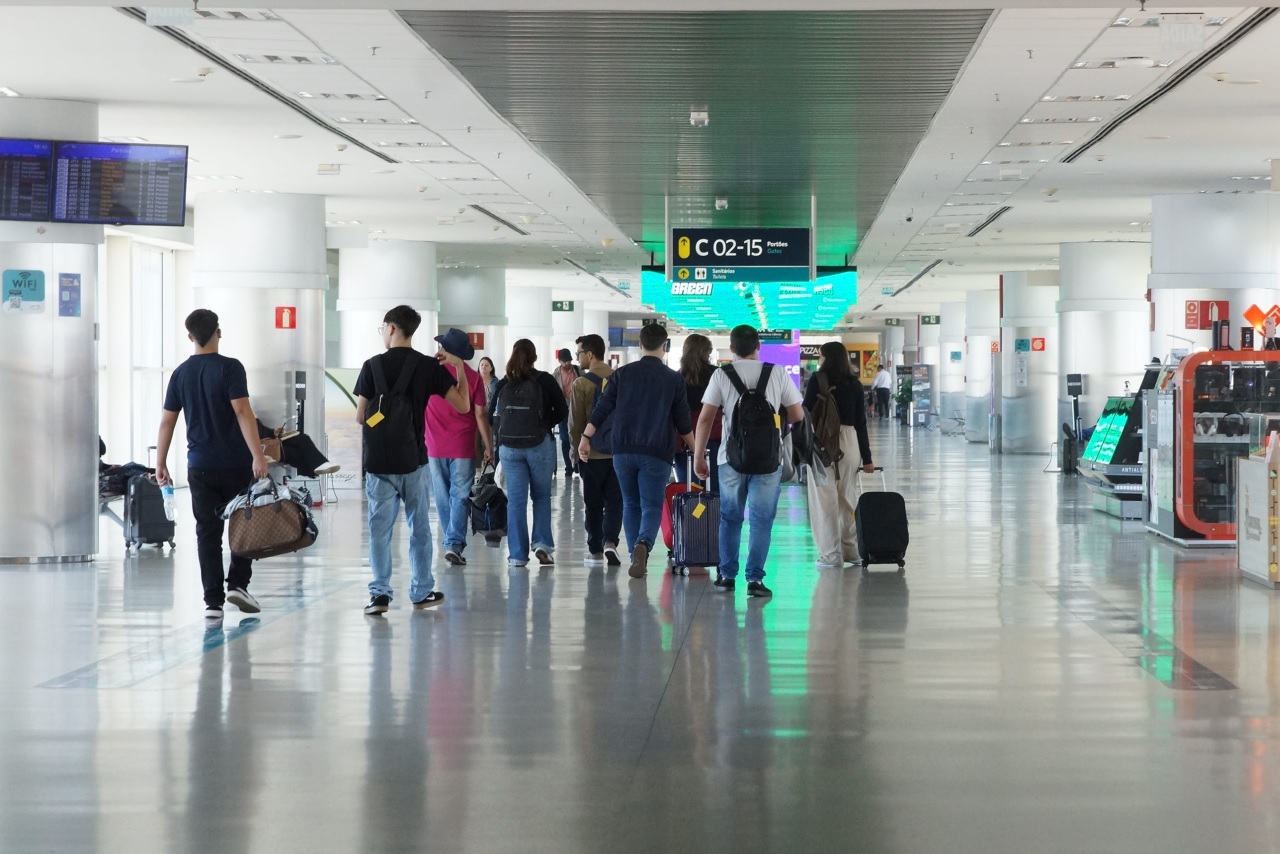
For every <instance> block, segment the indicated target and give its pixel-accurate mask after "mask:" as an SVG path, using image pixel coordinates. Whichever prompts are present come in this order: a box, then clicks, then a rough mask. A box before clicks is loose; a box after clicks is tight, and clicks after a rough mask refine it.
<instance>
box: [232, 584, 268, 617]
mask: <svg viewBox="0 0 1280 854" xmlns="http://www.w3.org/2000/svg"><path fill="white" fill-rule="evenodd" d="M227 601H228V602H230V603H231V604H232V605H235V606H236V607H237V608H239V609H240V610H241V611H244V612H245V613H246V614H256V613H258V612H259V611H261V610H262V606H261V605H259V604H258V600H257V599H254V598H253V597H252V596H250V595H249V591H248V590H245V589H244V588H243V587H232V588H231V589H230V590H228V591H227Z"/></svg>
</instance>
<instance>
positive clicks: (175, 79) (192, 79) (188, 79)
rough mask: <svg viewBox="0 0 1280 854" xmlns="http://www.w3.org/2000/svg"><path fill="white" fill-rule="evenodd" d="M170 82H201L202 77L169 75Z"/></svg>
mask: <svg viewBox="0 0 1280 854" xmlns="http://www.w3.org/2000/svg"><path fill="white" fill-rule="evenodd" d="M169 82H170V83H203V82H204V78H203V77H170V78H169Z"/></svg>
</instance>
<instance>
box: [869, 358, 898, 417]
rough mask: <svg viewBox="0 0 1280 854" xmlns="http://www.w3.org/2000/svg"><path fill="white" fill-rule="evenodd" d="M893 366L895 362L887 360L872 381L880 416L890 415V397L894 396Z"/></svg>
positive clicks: (877, 412)
mask: <svg viewBox="0 0 1280 854" xmlns="http://www.w3.org/2000/svg"><path fill="white" fill-rule="evenodd" d="M892 368H893V362H885V363H884V364H883V365H881V366H880V370H879V371H878V372H877V373H876V378H875V380H873V381H872V383H871V393H872V394H873V395H875V399H876V415H877V416H879V417H880V418H888V417H889V398H890V397H892V396H893V372H892V370H891V369H892Z"/></svg>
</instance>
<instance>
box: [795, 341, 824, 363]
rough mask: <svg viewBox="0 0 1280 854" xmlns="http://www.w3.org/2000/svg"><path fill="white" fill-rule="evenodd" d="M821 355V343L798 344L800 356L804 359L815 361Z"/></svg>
mask: <svg viewBox="0 0 1280 854" xmlns="http://www.w3.org/2000/svg"><path fill="white" fill-rule="evenodd" d="M821 355H822V345H821V344H801V345H800V358H801V359H802V360H804V361H809V362H816V361H818V358H819V357H820V356H821Z"/></svg>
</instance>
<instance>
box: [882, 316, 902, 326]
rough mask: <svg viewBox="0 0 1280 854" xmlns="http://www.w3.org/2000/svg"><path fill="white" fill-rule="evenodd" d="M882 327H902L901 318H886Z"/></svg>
mask: <svg viewBox="0 0 1280 854" xmlns="http://www.w3.org/2000/svg"><path fill="white" fill-rule="evenodd" d="M884 325H885V326H901V325H902V318H900V317H886V318H885V319H884Z"/></svg>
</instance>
